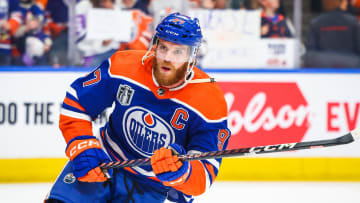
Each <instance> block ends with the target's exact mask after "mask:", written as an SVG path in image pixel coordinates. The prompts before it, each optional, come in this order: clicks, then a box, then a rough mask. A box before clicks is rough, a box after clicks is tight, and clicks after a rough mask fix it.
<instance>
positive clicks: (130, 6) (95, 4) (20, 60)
mask: <svg viewBox="0 0 360 203" xmlns="http://www.w3.org/2000/svg"><path fill="white" fill-rule="evenodd" d="M313 1H320V0H313ZM68 3H75V4H76V5H75V11H76V49H77V51H78V53H79V54H80V55H79V56H78V58H77V60H76V65H78V66H81V67H93V66H96V65H98V64H99V63H100V62H101V61H102V60H104V59H106V58H107V57H109V56H111V55H112V54H113V53H114V52H115V51H117V50H127V49H147V48H148V45H149V44H150V40H151V36H152V32H153V30H152V29H153V25H154V24H157V23H158V22H159V21H160V20H161V18H162V17H163V16H165V15H167V14H170V13H172V12H176V11H179V12H186V9H189V8H194V9H196V8H204V9H229V8H230V9H262V12H261V29H260V32H261V37H262V38H292V37H293V36H295V35H294V32H295V31H294V29H293V26H292V25H291V22H290V20H289V19H288V18H287V17H286V13H285V10H284V6H283V3H284V2H283V0H0V65H18V66H33V65H46V66H54V67H59V66H66V65H69V61H68V54H67V53H68V52H67V51H68V48H69V47H68V46H69V44H68V36H69V33H68V29H69V28H68V22H69V6H68ZM321 5H322V7H324V9H323V10H325V11H327V12H324V13H322V14H321V15H320V16H318V17H316V18H315V19H313V21H312V22H311V25H310V31H309V33H308V39H307V41H306V42H305V45H306V49H307V50H308V52H307V53H308V54H305V56H304V61H305V64H304V65H305V66H306V67H316V66H319V67H321V66H328V67H331V66H339V67H340V66H342V64H337V65H334V64H333V63H336V62H338V61H339V60H340V61H341V60H347V61H349V60H351V62H349V64H345V66H347V65H348V66H350V67H354V66H357V64H360V63H358V60H359V56H360V39H359V38H360V31H359V20H360V14H359V10H360V0H322V4H321ZM92 8H105V9H114V10H131V11H132V17H133V20H134V22H135V24H136V26H137V30H136V32H135V33H134V36H132V40H131V41H129V42H119V41H115V40H112V39H103V40H94V39H88V38H87V35H86V24H87V23H86V20H87V19H86V15H87V12H88V11H89V10H90V9H92ZM356 18H358V19H356ZM339 38H341V39H342V40H337V39H339ZM322 52H326V54H325V55H323V54H322ZM338 52H340V53H341V54H342V55H341V56H335V57H332V58H333V59H334V61H335V62H333V63H330V62H329V60H325V61H327V62H329V63H326V64H321V63H319V61H324V59H323V57H325V58H326V57H328V56H329V55H330V56H333V55H336V54H337V53H338ZM310 53H311V54H310ZM349 55H352V56H351V57H350V58H349V57H348V56H349ZM319 57H320V60H319ZM336 57H339V60H337V59H336ZM342 57H344V58H342ZM356 59H358V60H356ZM357 67H360V65H358V66H357Z"/></svg>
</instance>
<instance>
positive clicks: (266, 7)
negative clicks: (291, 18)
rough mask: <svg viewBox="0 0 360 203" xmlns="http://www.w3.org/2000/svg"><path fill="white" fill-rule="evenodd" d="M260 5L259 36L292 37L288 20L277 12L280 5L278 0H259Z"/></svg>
mask: <svg viewBox="0 0 360 203" xmlns="http://www.w3.org/2000/svg"><path fill="white" fill-rule="evenodd" d="M259 4H260V6H261V7H262V13H261V37H262V38H284V37H292V33H291V31H290V29H289V26H288V22H287V21H286V19H285V17H284V16H283V15H281V14H278V13H277V10H278V9H279V7H280V2H279V0H259Z"/></svg>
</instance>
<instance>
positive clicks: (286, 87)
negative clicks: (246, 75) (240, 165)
mask: <svg viewBox="0 0 360 203" xmlns="http://www.w3.org/2000/svg"><path fill="white" fill-rule="evenodd" d="M219 85H220V87H221V88H222V90H223V92H224V94H225V98H226V100H227V103H228V105H229V106H228V108H229V117H228V121H229V128H230V130H231V132H232V136H231V138H230V141H229V145H228V149H233V148H239V147H252V146H259V145H271V144H280V143H290V142H299V141H301V140H302V138H303V137H304V135H305V133H306V131H307V130H308V128H309V125H310V124H309V119H308V118H309V114H310V112H309V109H308V103H307V101H306V99H305V98H304V96H303V94H302V92H301V90H300V89H299V87H298V86H297V84H296V83H295V82H219Z"/></svg>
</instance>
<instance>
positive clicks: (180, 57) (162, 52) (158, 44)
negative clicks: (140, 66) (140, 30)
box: [152, 38, 194, 63]
mask: <svg viewBox="0 0 360 203" xmlns="http://www.w3.org/2000/svg"><path fill="white" fill-rule="evenodd" d="M154 41H155V42H154V43H155V44H154V45H153V46H152V48H153V51H154V52H155V57H156V58H157V59H160V60H163V61H167V62H173V63H185V62H190V61H191V60H192V58H193V53H194V47H192V46H188V45H183V44H177V43H173V42H170V41H166V40H163V39H159V38H157V39H155V40H154Z"/></svg>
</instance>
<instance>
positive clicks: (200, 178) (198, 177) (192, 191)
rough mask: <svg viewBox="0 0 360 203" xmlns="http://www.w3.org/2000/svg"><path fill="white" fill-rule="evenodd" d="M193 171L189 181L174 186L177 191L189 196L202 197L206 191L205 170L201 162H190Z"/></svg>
mask: <svg viewBox="0 0 360 203" xmlns="http://www.w3.org/2000/svg"><path fill="white" fill-rule="evenodd" d="M190 163H191V166H192V171H191V174H190V177H189V179H188V180H187V181H186V182H185V183H184V184H182V185H179V186H174V188H175V189H177V190H179V191H181V192H183V193H184V194H187V195H194V196H197V195H201V194H202V193H204V192H205V190H206V177H205V169H204V166H203V165H202V163H201V162H200V161H190Z"/></svg>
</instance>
